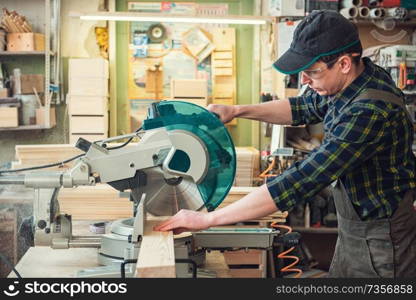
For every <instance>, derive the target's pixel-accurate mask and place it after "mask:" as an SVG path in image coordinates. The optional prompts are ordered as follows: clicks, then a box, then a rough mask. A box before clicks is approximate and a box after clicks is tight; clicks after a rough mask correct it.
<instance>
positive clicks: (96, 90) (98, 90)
mask: <svg viewBox="0 0 416 300" xmlns="http://www.w3.org/2000/svg"><path fill="white" fill-rule="evenodd" d="M68 81H69V89H68V93H69V94H71V95H79V96H101V97H106V96H107V95H108V79H107V78H104V77H70V78H69V79H68Z"/></svg>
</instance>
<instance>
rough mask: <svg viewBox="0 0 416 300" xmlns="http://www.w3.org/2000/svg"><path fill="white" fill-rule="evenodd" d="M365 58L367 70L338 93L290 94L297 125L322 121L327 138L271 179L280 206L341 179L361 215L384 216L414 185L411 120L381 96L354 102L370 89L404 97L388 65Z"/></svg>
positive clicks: (289, 206)
mask: <svg viewBox="0 0 416 300" xmlns="http://www.w3.org/2000/svg"><path fill="white" fill-rule="evenodd" d="M364 63H365V70H364V72H363V73H362V74H361V75H360V76H359V77H358V78H356V79H355V80H354V82H353V83H352V84H351V85H349V86H348V87H347V88H346V89H344V90H343V91H342V92H340V93H339V94H337V95H335V96H331V97H329V96H319V95H318V94H317V93H315V92H314V91H313V90H308V91H306V92H305V93H304V94H303V95H302V96H300V97H293V98H289V101H290V105H291V108H292V118H293V125H301V124H316V123H319V122H323V124H324V132H325V137H324V140H323V142H322V144H321V146H320V147H318V148H316V149H315V150H313V151H312V152H311V153H310V154H309V155H308V157H307V158H306V159H304V160H302V161H298V162H295V163H294V164H293V165H292V166H291V167H290V168H289V169H287V170H286V171H285V172H283V174H281V175H280V176H277V177H274V178H272V179H269V180H268V182H267V186H268V189H269V192H270V194H271V195H272V197H273V199H274V201H275V203H276V205H277V207H278V208H279V209H280V210H282V211H285V210H291V209H292V208H293V207H294V206H295V205H297V204H299V203H301V202H302V201H309V200H311V199H313V197H314V196H315V195H316V194H317V193H318V192H319V191H320V190H322V189H323V188H324V187H326V186H328V185H329V184H330V183H332V182H334V181H335V180H337V179H338V180H341V181H342V183H343V184H344V186H345V189H346V191H347V194H348V196H349V198H350V199H351V201H352V203H353V206H354V207H355V209H356V211H357V213H358V215H359V216H360V217H361V219H362V220H374V219H380V218H386V217H391V216H392V215H393V213H394V211H395V210H396V208H397V207H398V204H399V202H400V201H401V199H402V198H403V196H404V194H405V192H406V191H407V190H409V189H413V188H415V187H416V179H415V157H414V155H413V152H412V144H413V125H412V124H411V123H410V121H409V120H408V118H407V117H406V113H405V112H404V111H403V109H402V108H401V107H399V106H397V105H395V104H392V103H388V102H385V101H382V100H377V99H362V100H358V101H352V100H353V99H354V98H355V97H356V96H357V95H358V94H360V92H361V91H363V90H364V89H368V88H372V89H378V90H383V91H387V92H391V93H393V94H396V95H398V96H402V93H401V91H400V90H399V89H397V88H396V86H395V84H394V82H393V81H392V79H391V77H390V75H389V74H388V73H387V72H386V71H385V70H384V69H382V68H380V67H379V66H377V65H375V64H373V63H372V62H371V61H370V60H369V59H368V58H364Z"/></svg>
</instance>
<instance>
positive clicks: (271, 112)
mask: <svg viewBox="0 0 416 300" xmlns="http://www.w3.org/2000/svg"><path fill="white" fill-rule="evenodd" d="M234 117H235V118H245V119H250V120H258V121H263V122H268V123H273V124H280V125H291V124H292V111H291V107H290V103H289V100H288V99H284V100H276V101H269V102H266V103H261V104H254V105H236V106H235V113H234Z"/></svg>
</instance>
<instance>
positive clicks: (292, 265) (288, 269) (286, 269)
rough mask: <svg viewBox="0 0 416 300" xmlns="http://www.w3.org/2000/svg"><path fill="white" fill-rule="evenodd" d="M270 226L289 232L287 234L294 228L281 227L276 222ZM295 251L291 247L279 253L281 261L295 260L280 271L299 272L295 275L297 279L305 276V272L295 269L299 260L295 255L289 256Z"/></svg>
mask: <svg viewBox="0 0 416 300" xmlns="http://www.w3.org/2000/svg"><path fill="white" fill-rule="evenodd" d="M270 226H271V227H273V228H283V229H286V230H287V232H286V234H287V233H291V232H292V228H291V227H290V226H286V225H280V224H277V223H276V222H273V223H272V224H271V225H270ZM294 249H295V247H291V248H290V249H288V250H285V251H283V252H281V253H279V254H278V255H277V257H278V258H280V259H285V258H289V259H293V260H294V261H293V262H292V263H291V264H289V265H287V266H286V267H283V268H282V269H280V272H297V274H296V275H295V278H299V277H300V276H301V275H302V274H303V271H302V270H301V269H297V268H293V267H294V266H296V265H297V263H298V262H299V258H298V257H296V256H293V255H287V254H288V253H290V252H292V251H293V250H294Z"/></svg>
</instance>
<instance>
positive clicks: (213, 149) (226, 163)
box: [142, 101, 236, 211]
mask: <svg viewBox="0 0 416 300" xmlns="http://www.w3.org/2000/svg"><path fill="white" fill-rule="evenodd" d="M142 127H143V129H144V130H151V129H155V128H160V127H164V128H166V129H167V130H168V131H178V130H182V131H187V132H190V133H192V134H193V135H195V136H196V137H198V138H199V139H200V140H201V141H202V142H203V143H204V145H205V147H206V153H207V154H205V155H208V161H209V164H208V169H207V171H206V174H205V176H204V178H203V179H202V180H200V181H199V182H197V183H196V186H197V189H198V191H199V194H200V196H201V198H202V200H203V201H204V206H205V207H206V208H207V210H208V211H212V210H214V209H215V208H216V207H218V205H219V204H220V203H221V202H222V201H223V200H224V198H225V197H226V196H227V194H228V192H229V190H230V189H231V186H232V185H233V182H234V177H235V172H236V153H235V148H234V143H233V141H232V139H231V137H230V135H229V133H228V130H227V129H226V128H225V126H224V125H223V123H222V122H221V120H219V119H218V118H217V117H216V116H215V115H214V114H213V113H211V112H209V111H208V110H206V109H205V108H203V107H201V106H198V105H195V104H192V103H189V102H182V101H161V102H157V103H153V104H152V106H151V108H150V109H149V114H148V118H147V119H146V120H144V121H143V125H142ZM201 155H204V153H201ZM183 162H184V160H183V159H181V156H178V157H177V161H175V159H174V160H173V161H171V162H170V165H171V166H172V167H173V168H178V169H180V168H181V165H182V164H183ZM175 165H176V166H177V167H175Z"/></svg>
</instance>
